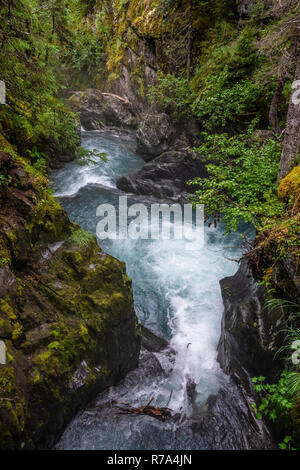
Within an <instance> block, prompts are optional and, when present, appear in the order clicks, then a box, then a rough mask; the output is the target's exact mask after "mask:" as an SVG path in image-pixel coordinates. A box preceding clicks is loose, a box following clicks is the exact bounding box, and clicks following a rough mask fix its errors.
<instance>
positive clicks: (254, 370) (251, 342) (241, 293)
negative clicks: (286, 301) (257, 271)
mask: <svg viewBox="0 0 300 470" xmlns="http://www.w3.org/2000/svg"><path fill="white" fill-rule="evenodd" d="M220 285H221V291H222V297H223V303H224V313H223V318H222V333H221V338H220V342H219V345H218V360H219V362H220V365H221V367H222V368H223V370H224V371H225V372H226V373H227V374H229V375H231V376H232V377H234V378H235V379H236V381H237V383H240V384H242V386H243V387H244V388H245V390H246V391H247V393H248V394H249V395H253V394H254V391H253V386H252V380H251V378H252V377H255V376H261V375H263V376H265V377H267V379H268V380H270V381H273V380H276V378H278V374H280V370H282V364H281V361H280V360H279V358H277V359H274V355H275V353H276V351H277V350H278V348H279V347H280V346H281V345H282V335H281V334H280V332H281V331H282V330H283V329H284V328H286V316H285V314H284V312H283V311H282V310H281V309H270V308H269V309H267V308H265V301H266V298H267V296H266V289H265V288H264V287H263V286H261V285H259V284H257V282H255V280H254V279H253V276H252V274H251V271H250V269H249V267H248V263H247V261H246V260H243V261H242V262H241V264H240V266H239V269H238V271H237V273H236V274H235V275H234V276H230V277H227V278H225V279H222V280H221V281H220Z"/></svg>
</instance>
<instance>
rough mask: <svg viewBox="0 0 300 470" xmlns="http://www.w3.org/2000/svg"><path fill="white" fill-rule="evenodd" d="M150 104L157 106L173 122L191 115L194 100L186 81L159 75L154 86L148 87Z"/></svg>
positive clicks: (193, 94) (194, 96) (169, 75)
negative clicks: (172, 119)
mask: <svg viewBox="0 0 300 470" xmlns="http://www.w3.org/2000/svg"><path fill="white" fill-rule="evenodd" d="M148 98H149V101H150V103H156V104H159V105H160V106H161V107H162V108H163V109H164V110H165V111H166V112H168V113H169V114H171V115H172V116H173V118H174V119H175V120H177V119H179V118H181V117H183V116H188V115H191V114H192V110H191V105H192V103H193V101H194V99H195V98H196V95H195V93H194V92H193V91H192V90H191V88H190V86H189V84H188V81H187V80H186V79H184V78H180V77H175V76H174V75H171V74H168V75H161V76H159V77H158V83H157V85H156V86H153V85H151V86H150V87H149V94H148Z"/></svg>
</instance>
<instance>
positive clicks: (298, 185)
mask: <svg viewBox="0 0 300 470" xmlns="http://www.w3.org/2000/svg"><path fill="white" fill-rule="evenodd" d="M299 194H300V165H298V166H296V167H295V168H294V169H293V170H292V171H291V172H290V173H289V174H288V175H287V176H286V177H285V178H283V180H282V181H281V183H280V185H279V188H278V196H279V198H280V199H282V200H283V201H288V200H289V199H290V198H291V197H292V196H293V197H294V198H296V197H297V196H298V195H299Z"/></svg>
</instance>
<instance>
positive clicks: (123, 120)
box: [69, 88, 137, 131]
mask: <svg viewBox="0 0 300 470" xmlns="http://www.w3.org/2000/svg"><path fill="white" fill-rule="evenodd" d="M69 103H70V106H71V108H72V110H73V111H74V112H78V113H79V115H80V122H81V125H82V126H83V128H84V129H85V130H87V131H91V130H97V129H103V128H104V127H106V126H118V127H125V128H134V127H136V125H137V118H136V115H135V113H134V112H133V110H132V107H131V103H130V102H129V100H128V99H127V98H126V97H125V98H123V97H118V96H113V95H110V94H103V93H101V92H100V91H99V90H97V89H93V88H91V89H88V90H85V91H83V92H81V91H78V92H76V93H74V94H73V95H72V96H71V97H70V98H69Z"/></svg>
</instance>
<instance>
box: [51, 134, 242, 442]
mask: <svg viewBox="0 0 300 470" xmlns="http://www.w3.org/2000/svg"><path fill="white" fill-rule="evenodd" d="M97 139H99V137H98V134H97V136H96V135H95V137H91V136H90V134H89V140H88V141H87V143H88V145H89V146H90V147H97V148H98V150H101V151H103V150H105V151H107V153H108V159H109V160H108V162H107V163H103V162H101V163H99V165H98V167H97V169H96V170H95V169H94V170H95V171H94V170H93V167H92V166H89V167H87V168H85V167H83V168H82V167H79V168H78V169H76V168H75V166H74V164H68V165H66V167H65V168H64V169H63V170H60V171H59V172H58V173H57V174H56V177H55V185H56V188H57V194H60V193H61V192H62V193H63V194H66V192H69V193H71V194H73V193H74V192H75V191H77V192H78V188H83V187H84V186H86V185H88V184H91V182H92V183H96V184H103V185H109V184H111V185H112V186H113V188H115V181H116V179H117V177H119V176H121V175H123V174H124V173H126V170H127V171H129V170H130V169H133V168H134V167H135V166H141V164H142V162H141V161H140V160H139V159H138V157H136V156H134V154H132V153H130V152H128V151H126V150H124V147H120V146H119V145H120V144H118V141H112V140H111V139H110V137H109V138H108V139H106V140H105V135H103V134H102V135H101V139H100V141H99V140H97ZM64 171H65V174H64ZM66 188H67V189H66ZM87 197H88V195H86V194H85V195H83V196H82V199H81V198H80V195H79V196H78V197H77V199H76V201H74V206H72V204H73V202H72V201H71V202H69V203H68V211H69V214H70V216H73V220H75V221H76V220H77V221H78V222H79V221H80V223H81V224H82V225H83V227H84V228H86V229H89V230H90V231H91V232H93V233H95V224H96V220H95V214H96V207H97V204H98V203H99V201H98V202H97V203H96V201H95V200H94V199H93V196H89V197H90V199H87ZM105 202H107V201H105ZM240 240H241V239H240V236H239V235H238V234H236V235H231V236H230V237H224V236H223V235H222V228H217V229H216V228H213V227H211V228H208V227H206V229H205V243H204V246H203V247H202V248H200V249H197V246H191V245H195V244H197V241H195V242H188V243H187V242H186V241H185V240H130V239H126V240H116V241H109V242H101V241H100V242H99V243H100V245H101V246H102V247H103V249H104V251H106V252H108V253H109V254H111V255H113V256H115V257H116V258H118V259H120V260H122V261H124V262H126V268H127V273H128V276H129V277H130V278H131V279H132V282H133V293H134V302H135V309H136V312H137V315H138V316H139V319H140V321H142V322H143V323H144V324H145V325H146V326H150V327H152V328H154V329H156V330H157V331H160V332H163V333H164V334H166V335H168V337H169V340H170V346H171V347H172V348H173V349H174V350H175V352H176V354H175V361H174V363H173V362H172V363H170V362H168V359H166V358H164V359H163V360H162V354H156V356H157V358H158V359H159V360H162V365H163V367H166V370H165V372H166V373H165V376H164V377H163V378H161V377H159V378H155V379H153V380H152V382H151V383H150V384H149V383H145V384H140V383H139V384H138V385H137V386H136V387H134V386H133V387H132V388H130V390H127V391H125V392H122V393H123V394H124V397H125V398H126V400H125V401H128V400H130V402H131V404H133V405H142V404H144V403H145V402H146V401H147V398H148V399H149V398H150V397H149V394H151V396H152V395H153V396H154V398H155V400H154V401H155V403H156V404H161V405H162V404H163V405H165V404H166V402H167V401H168V397H169V396H170V392H171V391H173V393H172V399H171V402H170V405H169V406H170V407H171V408H172V409H173V410H177V411H178V410H180V411H182V412H183V413H185V414H188V413H189V406H188V402H187V393H186V384H187V382H188V381H189V380H192V381H194V382H195V384H196V386H197V387H196V389H197V397H196V400H197V401H198V402H203V401H204V400H206V399H207V398H208V396H209V395H210V394H213V393H216V392H217V390H218V389H219V387H220V383H221V382H222V381H224V375H223V374H222V372H221V370H220V367H219V365H218V362H217V344H218V341H219V337H220V332H221V318H222V313H223V304H222V298H221V291H220V286H219V281H220V279H222V278H224V277H226V276H230V275H233V274H234V273H235V272H236V270H237V267H238V265H237V263H234V262H233V261H230V260H229V259H227V257H226V255H228V256H230V258H237V259H238V258H239V256H240V247H239V245H240ZM232 246H233V247H235V248H232ZM188 248H190V249H188ZM191 248H193V249H191ZM195 248H196V249H195ZM163 362H164V363H165V365H164V364H163ZM122 419H123V418H122ZM126 419H127V421H126V420H125V418H124V420H125V421H124V420H123V421H122V420H121V421H120V423H119V424H122V426H123V427H122V428H120V427H119V424H118V433H119V432H120V436H119V437H118V439H117V438H116V439H117V441H118V442H117V443H116V444H114V445H116V448H117V446H118V445H123V444H121V441H122V442H123V440H124V439H128V440H131V441H132V443H128V446H129V447H128V448H131V447H130V446H131V445H134V444H133V443H134V442H140V443H142V442H144V441H145V439H146V437H147V436H146V435H145V433H146V434H147V429H148V428H147V426H148V424H147V423H148V421H147V423H146V424H147V426H146V425H145V426H144V425H143V424H142V423H143V421H139V424H138V425H137V424H135V423H136V422H134V423H133V422H132V421H130V418H126ZM78 420H79V421H78V424H77V425H76V426H78V427H76V432H79V433H80V432H81V431H80V429H81V425H80V418H78ZM106 424H107V431H106V430H105V429H106V428H105V429H104V427H103V425H102V423H100V424H99V426H100V428H101V433H102V434H101V437H100V436H99V437H98V438H97V437H95V434H93V433H92V432H90V431H89V430H88V429H86V430H85V431H82V433H84V432H86V433H88V434H89V437H88V436H87V435H82V436H80V439H81V448H94V447H93V446H96V447H97V446H98V447H97V448H105V446H107V445H110V444H109V442H110V437H109V432H111V431H110V429H111V423H106ZM97 429H98V428H97V426H96V431H95V432H100V430H99V429H98V431H97ZM70 432H71V431H70ZM74 432H75V428H74ZM74 432H73V438H74ZM71 434H72V432H71ZM152 437H153V439H154V435H153V436H152ZM76 439H79V438H78V436H77V437H76ZM97 439H98V441H97ZM67 441H68V438H67V437H65V440H64V441H63V442H64V443H66V442H67ZM95 441H97V444H95ZM100 441H101V442H100ZM63 445H64V446H65V445H66V444H63ZM136 445H137V444H136ZM139 445H144V444H139ZM64 448H66V447H64ZM72 448H74V447H72ZM75 448H76V447H75ZM122 448H123V447H122ZM141 448H142V447H141Z"/></svg>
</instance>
